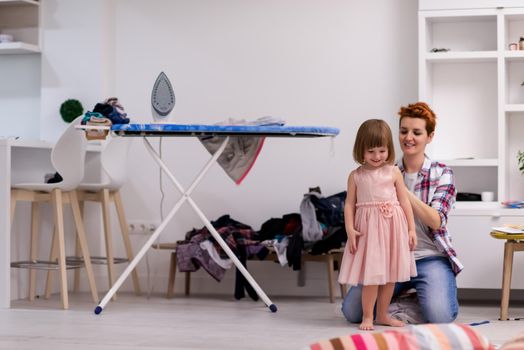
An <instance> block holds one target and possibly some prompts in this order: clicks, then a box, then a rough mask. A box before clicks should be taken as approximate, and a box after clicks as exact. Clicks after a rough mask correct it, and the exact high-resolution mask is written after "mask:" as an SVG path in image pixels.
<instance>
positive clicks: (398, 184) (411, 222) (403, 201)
mask: <svg viewBox="0 0 524 350" xmlns="http://www.w3.org/2000/svg"><path fill="white" fill-rule="evenodd" d="M393 177H394V180H395V188H396V190H397V198H398V201H399V203H400V207H401V208H402V210H404V213H405V214H406V219H407V221H408V235H409V249H411V250H415V247H416V246H417V233H416V228H415V217H414V215H413V209H412V208H411V203H410V200H409V197H408V196H409V191H408V189H407V188H406V186H405V185H404V179H403V177H402V173H401V172H400V170H399V168H397V167H395V168H394V175H393Z"/></svg>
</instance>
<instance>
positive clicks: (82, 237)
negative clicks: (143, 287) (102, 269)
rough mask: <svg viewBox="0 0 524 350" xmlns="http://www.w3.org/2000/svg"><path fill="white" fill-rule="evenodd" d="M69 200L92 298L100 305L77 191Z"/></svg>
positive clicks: (71, 194) (73, 192)
mask: <svg viewBox="0 0 524 350" xmlns="http://www.w3.org/2000/svg"><path fill="white" fill-rule="evenodd" d="M69 200H70V202H71V208H72V209H73V218H74V220H75V226H76V232H77V235H78V242H79V244H80V249H81V250H82V257H83V258H84V265H85V269H86V273H87V280H88V282H89V288H90V289H91V296H92V297H93V301H94V302H95V303H98V302H99V299H98V291H97V289H96V282H95V275H94V273H93V266H92V265H91V256H90V255H89V248H88V245H87V240H86V234H85V230H84V222H83V220H82V215H81V214H80V206H79V204H78V197H77V195H76V192H75V191H71V192H69Z"/></svg>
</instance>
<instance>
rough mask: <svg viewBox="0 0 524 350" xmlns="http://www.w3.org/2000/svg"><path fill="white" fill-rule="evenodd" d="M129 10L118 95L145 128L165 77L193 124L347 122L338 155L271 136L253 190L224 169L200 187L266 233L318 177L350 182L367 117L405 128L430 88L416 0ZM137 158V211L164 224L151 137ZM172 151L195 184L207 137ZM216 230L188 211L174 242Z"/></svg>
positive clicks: (119, 30)
mask: <svg viewBox="0 0 524 350" xmlns="http://www.w3.org/2000/svg"><path fill="white" fill-rule="evenodd" d="M115 13H116V16H115V23H116V40H115V43H116V44H115V48H116V50H115V55H116V67H115V71H116V79H115V82H116V86H115V87H116V90H115V91H116V93H115V94H116V95H117V96H118V97H119V98H120V99H121V100H122V103H124V105H125V107H126V109H127V111H128V112H129V113H130V115H131V117H132V119H133V121H134V122H149V121H151V117H150V91H151V87H152V85H153V83H154V80H155V78H156V76H157V75H158V73H159V72H160V71H164V72H165V73H166V74H167V75H168V76H169V77H170V79H171V81H172V84H173V86H174V90H175V95H176V99H177V103H176V106H175V108H174V110H173V113H172V116H173V120H174V121H176V122H179V123H215V122H219V121H222V120H224V119H227V118H230V117H233V118H246V119H255V118H257V117H261V116H266V115H270V116H276V117H280V118H283V119H285V120H286V121H287V123H288V124H290V125H330V126H336V127H339V128H340V129H341V133H340V135H339V136H338V137H337V138H336V139H335V141H334V150H335V154H334V155H330V147H331V146H330V141H329V140H328V139H268V140H266V144H265V145H264V149H263V151H262V153H261V155H260V157H259V159H258V160H257V163H256V164H255V166H254V168H253V169H252V172H251V173H250V174H249V176H248V177H247V178H246V179H245V181H244V183H243V184H242V185H240V186H237V185H235V184H234V183H233V182H232V181H231V180H230V179H229V178H228V177H227V176H226V174H225V173H224V172H223V171H222V170H221V169H220V168H219V167H218V166H216V167H215V168H214V169H212V171H211V173H210V174H209V176H208V177H207V178H206V179H204V180H203V182H202V184H201V186H200V187H199V188H198V189H197V191H196V192H195V194H194V199H195V200H196V201H197V203H199V204H200V205H201V207H202V209H203V210H204V212H205V213H206V214H207V215H208V217H209V218H211V219H216V218H218V217H219V216H220V215H222V214H226V213H227V214H231V216H232V217H233V218H235V219H236V220H239V221H242V222H245V223H247V224H249V225H252V226H253V228H255V229H259V228H260V225H261V224H262V223H263V222H264V221H265V220H267V219H269V218H271V217H280V216H282V215H283V214H286V213H289V212H296V211H298V207H299V203H300V200H301V198H302V195H303V194H304V193H305V192H306V191H307V189H308V187H311V186H317V185H318V186H320V187H321V188H322V190H323V192H324V193H325V194H332V193H335V192H338V191H341V190H344V189H345V183H346V178H347V174H348V172H349V171H350V170H351V169H352V168H353V167H354V163H353V160H352V156H351V148H352V145H353V137H354V134H355V131H356V128H357V127H358V125H359V124H360V123H361V122H362V121H363V120H365V119H367V118H372V117H380V118H385V119H387V120H388V121H391V122H392V125H393V127H394V129H395V130H396V121H397V119H396V112H397V111H398V109H399V107H400V105H402V104H405V103H409V102H412V101H415V99H416V96H417V95H416V91H417V90H416V81H417V80H416V78H417V77H416V54H417V47H416V42H417V34H416V28H417V27H416V23H417V22H416V13H417V6H416V1H414V0H412V1H373V2H366V1H340V0H338V1H330V2H329V5H328V4H327V3H322V2H319V1H312V0H309V1H298V0H296V1H280V0H271V1H264V2H261V1H254V0H251V1H244V0H236V1H235V0H230V1H191V2H189V1H161V0H155V1H147V2H146V1H140V0H125V1H118V2H117V9H116V11H115ZM137 141H138V140H137ZM133 154H134V155H135V156H134V157H133V161H132V165H131V166H132V168H133V169H135V170H132V171H131V172H130V181H129V184H128V185H126V186H125V187H124V200H125V203H126V208H127V213H128V215H129V217H130V218H133V219H134V220H138V221H140V220H143V221H157V220H159V219H160V216H159V200H160V190H159V185H158V170H157V169H156V166H155V164H154V163H153V161H152V160H151V159H150V158H149V157H148V156H147V155H146V154H145V151H144V148H143V146H142V145H141V144H140V142H135V144H134V148H133ZM163 157H164V159H165V160H166V162H167V163H168V164H169V165H170V166H171V167H173V169H175V171H176V175H177V176H178V177H179V179H180V180H181V181H182V182H183V183H184V184H188V183H189V182H190V181H191V179H192V178H193V176H194V175H195V174H196V173H197V171H198V170H199V169H200V167H201V166H202V165H203V162H205V160H207V158H208V155H207V154H206V151H205V149H204V148H203V147H202V146H201V145H200V144H199V142H197V140H195V139H182V138H176V139H164V140H163ZM165 193H166V200H165V206H164V208H165V210H164V213H167V211H168V210H169V208H171V207H172V205H173V203H174V202H175V201H176V200H177V199H178V198H179V196H178V193H177V192H176V191H174V190H173V188H172V187H171V186H168V185H167V184H166V185H165ZM202 226H203V225H202V223H201V222H200V221H199V219H198V218H197V217H196V215H194V214H193V212H192V211H191V210H190V209H189V208H184V209H183V210H182V211H181V212H180V213H179V214H178V215H177V216H176V218H175V220H174V222H173V223H171V224H170V225H169V226H168V228H167V230H166V233H165V234H163V236H162V237H161V241H174V240H177V239H182V238H183V236H184V234H185V232H187V231H188V230H190V229H191V228H193V227H202ZM157 255H158V256H159V258H158V259H157V260H153V261H155V263H156V264H159V266H160V267H159V269H163V270H164V271H161V270H160V271H161V272H157V273H158V274H162V275H163V274H164V273H165V269H166V268H167V257H166V255H163V254H162V253H157ZM266 265H267V264H265V265H264V266H265V267H262V268H261V269H264V268H266V269H267V266H266ZM318 268H321V267H318ZM286 270H287V271H285V273H280V274H277V275H276V276H277V277H275V275H274V273H275V271H272V272H271V273H272V275H273V277H272V278H277V279H280V278H281V279H283V280H284V283H288V284H290V285H291V286H292V285H293V284H294V282H293V281H292V280H291V281H289V280H290V279H289V276H290V274H291V271H290V269H287V268H286ZM321 271H322V273H320V275H321V276H320V278H324V276H323V275H324V274H323V271H324V270H321ZM254 273H255V274H256V275H257V276H260V277H258V278H260V279H264V276H269V275H268V274H265V273H264V272H263V271H255V272H254ZM230 275H233V274H230ZM207 280H208V281H209V282H210V283H211V284H212V285H213V286H214V283H215V282H214V281H212V280H211V279H209V278H207ZM286 280H287V282H286ZM263 285H264V284H263ZM266 285H267V284H266ZM159 288H161V289H163V287H159ZM228 288H229V287H227V288H225V289H228ZM277 289H278V288H277ZM206 290H207V291H210V290H211V288H207V289H206ZM280 291H281V289H280ZM320 291H321V293H325V288H324V287H323V286H322V287H321V288H320Z"/></svg>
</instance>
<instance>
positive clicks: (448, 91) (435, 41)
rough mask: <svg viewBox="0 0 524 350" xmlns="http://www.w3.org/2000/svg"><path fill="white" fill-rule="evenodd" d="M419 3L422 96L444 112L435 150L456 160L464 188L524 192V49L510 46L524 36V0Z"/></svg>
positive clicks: (517, 195) (500, 196)
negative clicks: (523, 169) (520, 156)
mask: <svg viewBox="0 0 524 350" xmlns="http://www.w3.org/2000/svg"><path fill="white" fill-rule="evenodd" d="M419 4H420V11H419V99H420V100H422V101H427V102H428V103H429V104H430V105H431V106H432V107H433V109H434V110H435V111H436V113H437V117H438V125H437V137H436V138H435V139H434V141H433V144H432V145H431V147H430V148H429V154H430V156H431V157H432V158H434V159H438V160H440V161H442V162H444V163H445V164H447V165H449V166H452V167H453V170H454V171H455V174H456V175H457V188H458V190H459V191H460V192H476V193H480V192H482V191H493V192H495V194H496V195H495V197H496V201H504V200H511V199H522V198H524V176H523V175H521V174H520V173H519V171H518V166H517V159H516V155H517V151H518V150H519V149H520V150H524V137H523V136H524V50H523V51H520V50H519V51H510V50H509V44H510V43H518V41H519V38H520V37H524V1H502V0H498V1H497V0H490V1H467V0H457V1H453V2H451V1H431V0H421V1H420V3H419ZM444 6H449V8H448V9H445V7H444ZM433 49H445V51H444V52H432V50H433ZM458 206H459V207H460V204H459V205H458Z"/></svg>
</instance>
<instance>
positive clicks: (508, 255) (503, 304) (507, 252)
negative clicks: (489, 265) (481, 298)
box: [490, 231, 524, 321]
mask: <svg viewBox="0 0 524 350" xmlns="http://www.w3.org/2000/svg"><path fill="white" fill-rule="evenodd" d="M490 235H491V237H493V238H496V239H505V240H506V243H504V263H503V272H502V298H501V300H500V320H501V321H506V320H508V309H509V294H510V291H511V274H512V270H513V254H514V253H515V252H522V251H524V242H523V241H524V234H508V233H503V232H498V231H492V232H491V233H490Z"/></svg>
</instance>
